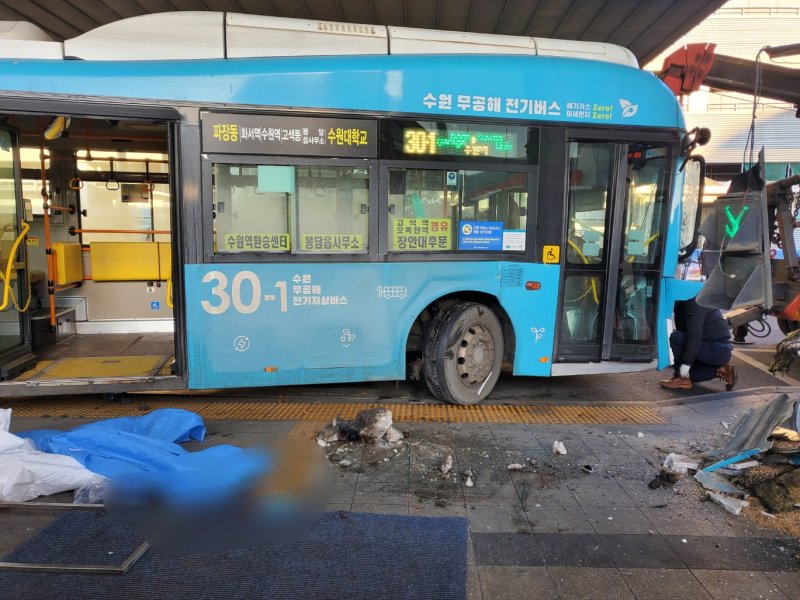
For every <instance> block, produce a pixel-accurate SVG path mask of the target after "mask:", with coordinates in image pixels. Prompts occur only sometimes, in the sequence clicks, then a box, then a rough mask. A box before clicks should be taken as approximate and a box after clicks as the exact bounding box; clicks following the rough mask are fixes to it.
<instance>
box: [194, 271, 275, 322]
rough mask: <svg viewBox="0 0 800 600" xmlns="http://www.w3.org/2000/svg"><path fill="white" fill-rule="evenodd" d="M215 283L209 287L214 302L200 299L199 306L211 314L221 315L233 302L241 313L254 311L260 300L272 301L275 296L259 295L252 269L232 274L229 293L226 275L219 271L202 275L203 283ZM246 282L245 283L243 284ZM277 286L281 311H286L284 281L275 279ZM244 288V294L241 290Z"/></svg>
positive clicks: (259, 304)
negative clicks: (214, 299) (215, 299)
mask: <svg viewBox="0 0 800 600" xmlns="http://www.w3.org/2000/svg"><path fill="white" fill-rule="evenodd" d="M212 282H215V285H214V286H213V287H212V288H211V295H212V296H214V297H215V298H217V301H216V302H212V301H210V300H201V301H200V306H202V307H203V310H204V311H206V312H207V313H209V314H211V315H221V314H223V313H225V312H226V311H227V310H228V309H229V308H230V307H231V304H233V308H235V309H236V311H237V312H240V313H242V314H245V315H247V314H250V313H254V312H256V311H257V310H258V308H259V307H260V306H261V300H262V299H263V300H265V301H272V300H274V299H275V296H271V295H266V296H262V295H261V281H260V280H259V278H258V275H256V274H255V273H253V272H252V271H239V272H238V273H236V275H234V276H233V281H231V288H230V294H229V293H228V277H227V276H226V275H225V273H223V272H221V271H209V272H208V273H206V274H205V275H204V276H203V283H212ZM245 282H247V285H245ZM274 287H276V288H278V292H279V297H280V303H281V312H283V313H285V312H287V311H288V302H287V294H286V287H287V286H286V282H285V281H276V282H275V286H274ZM243 288H244V294H243V293H242V290H243Z"/></svg>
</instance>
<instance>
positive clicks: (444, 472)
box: [439, 454, 453, 475]
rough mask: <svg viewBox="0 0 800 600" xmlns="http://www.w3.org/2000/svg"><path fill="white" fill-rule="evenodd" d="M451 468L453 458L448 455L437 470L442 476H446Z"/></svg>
mask: <svg viewBox="0 0 800 600" xmlns="http://www.w3.org/2000/svg"><path fill="white" fill-rule="evenodd" d="M452 468H453V457H452V455H450V454H448V455H447V457H446V458H445V459H444V462H443V463H442V464H441V465H439V470H440V471H441V472H442V475H447V474H448V473H449V472H450V469H452Z"/></svg>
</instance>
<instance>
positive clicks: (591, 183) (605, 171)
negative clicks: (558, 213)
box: [567, 142, 614, 265]
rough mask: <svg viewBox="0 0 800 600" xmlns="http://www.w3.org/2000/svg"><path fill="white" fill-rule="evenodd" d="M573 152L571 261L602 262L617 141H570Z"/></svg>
mask: <svg viewBox="0 0 800 600" xmlns="http://www.w3.org/2000/svg"><path fill="white" fill-rule="evenodd" d="M569 156H570V161H569V215H568V219H569V220H568V227H567V263H568V264H572V265H593V264H598V263H601V262H603V260H604V258H603V257H604V252H605V247H606V243H605V242H606V229H607V217H608V215H607V211H606V207H607V202H608V198H609V197H610V196H611V182H612V180H613V178H612V170H613V168H614V145H613V144H608V143H592V142H570V144H569Z"/></svg>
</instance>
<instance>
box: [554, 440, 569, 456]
mask: <svg viewBox="0 0 800 600" xmlns="http://www.w3.org/2000/svg"><path fill="white" fill-rule="evenodd" d="M566 453H567V448H566V447H565V446H564V444H563V442H559V441H558V440H556V441H555V442H553V454H566Z"/></svg>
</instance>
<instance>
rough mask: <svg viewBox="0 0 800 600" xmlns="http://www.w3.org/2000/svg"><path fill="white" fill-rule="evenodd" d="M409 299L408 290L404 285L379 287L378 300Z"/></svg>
mask: <svg viewBox="0 0 800 600" xmlns="http://www.w3.org/2000/svg"><path fill="white" fill-rule="evenodd" d="M406 297H408V288H407V287H406V286H404V285H379V286H378V298H384V299H386V300H391V299H393V298H399V299H400V300H402V299H403V298H406Z"/></svg>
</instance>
